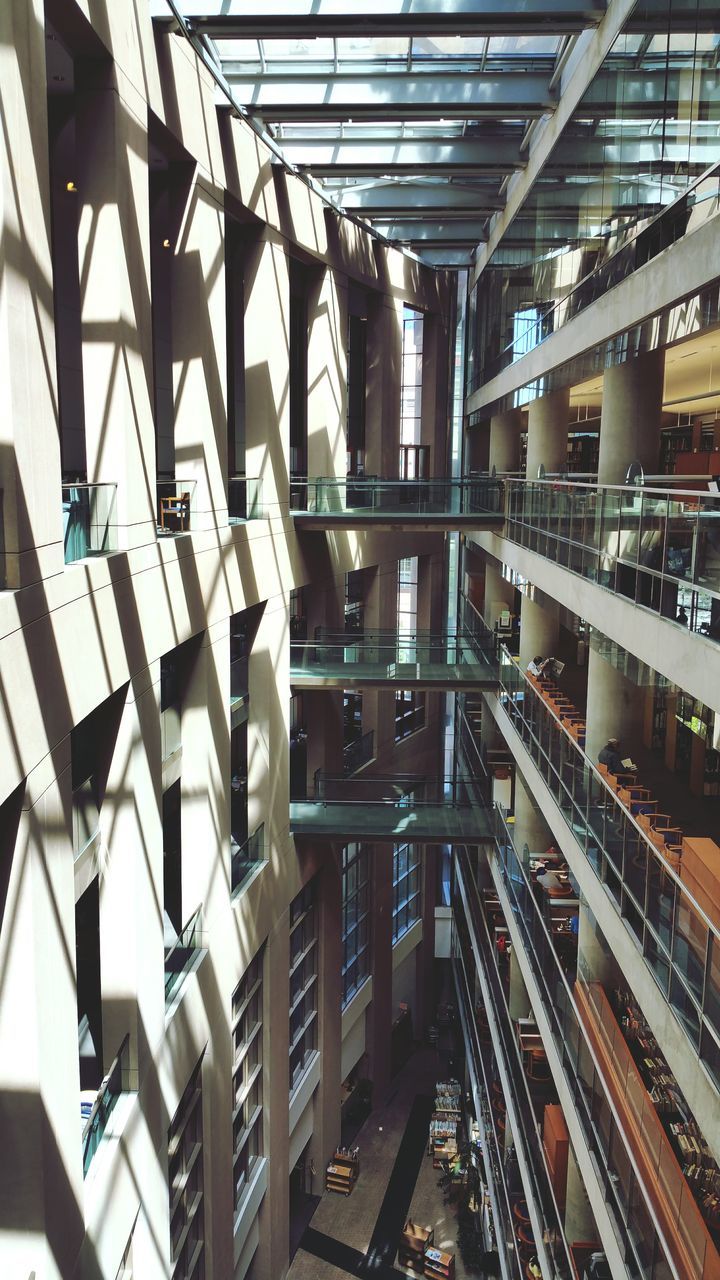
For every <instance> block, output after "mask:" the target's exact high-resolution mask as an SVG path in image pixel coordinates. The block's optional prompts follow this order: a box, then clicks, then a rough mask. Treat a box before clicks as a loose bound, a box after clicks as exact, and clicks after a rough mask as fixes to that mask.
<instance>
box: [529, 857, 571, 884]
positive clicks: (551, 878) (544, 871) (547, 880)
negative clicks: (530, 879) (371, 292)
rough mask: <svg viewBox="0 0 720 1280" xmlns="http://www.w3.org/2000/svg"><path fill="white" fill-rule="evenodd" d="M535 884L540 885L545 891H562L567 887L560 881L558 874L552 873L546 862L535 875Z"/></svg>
mask: <svg viewBox="0 0 720 1280" xmlns="http://www.w3.org/2000/svg"><path fill="white" fill-rule="evenodd" d="M535 883H536V884H539V885H540V886H541V888H543V889H562V888H564V887H565V885H564V881H562V880H561V879H560V877H559V875H558V874H557V872H556V871H551V870H550V868H549V867H548V866H546V865H545V863H544V862H541V863H540V866H539V867H538V869H537V872H536V873H535Z"/></svg>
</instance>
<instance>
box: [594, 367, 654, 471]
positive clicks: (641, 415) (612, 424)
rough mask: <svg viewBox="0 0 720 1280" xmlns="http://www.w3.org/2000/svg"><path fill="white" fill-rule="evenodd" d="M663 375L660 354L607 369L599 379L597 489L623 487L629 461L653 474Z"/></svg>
mask: <svg viewBox="0 0 720 1280" xmlns="http://www.w3.org/2000/svg"><path fill="white" fill-rule="evenodd" d="M664 374H665V352H664V350H658V351H647V352H645V353H644V354H643V355H640V356H636V357H635V359H633V360H626V361H625V363H624V364H616V365H612V366H611V367H610V368H609V369H606V370H605V374H604V377H603V392H602V411H601V414H600V453H599V458H598V481H599V483H600V484H624V482H625V475H626V472H627V469H628V466H629V465H630V463H631V462H634V461H638V462H640V463H641V464H642V466H643V468H644V470H645V471H647V472H649V473H650V474H651V475H652V474H653V473H655V472H657V469H658V457H659V450H660V418H661V413H662V399H663V382H664Z"/></svg>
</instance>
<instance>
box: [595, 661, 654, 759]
mask: <svg viewBox="0 0 720 1280" xmlns="http://www.w3.org/2000/svg"><path fill="white" fill-rule="evenodd" d="M644 713H645V690H644V689H643V688H641V687H640V686H639V685H636V684H633V682H632V680H628V678H627V676H625V675H623V673H622V671H618V670H617V668H616V667H613V666H612V665H611V663H609V662H606V661H605V659H604V658H601V657H600V654H599V653H597V651H596V650H595V649H593V648H592V647H591V648H590V653H589V657H588V685H587V711H586V721H587V736H586V746H585V750H586V752H587V754H588V755H589V757H590V759H591V760H592V762H593V764H597V758H598V753H599V752H600V751H601V750H602V748H603V747H604V746H605V743H606V742H607V740H608V738H619V740H620V747H621V751H622V754H623V756H624V757H625V756H632V754H633V750H634V749H641V748H642V745H643V740H642V739H643V717H644Z"/></svg>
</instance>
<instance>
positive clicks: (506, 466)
mask: <svg viewBox="0 0 720 1280" xmlns="http://www.w3.org/2000/svg"><path fill="white" fill-rule="evenodd" d="M536 403H537V402H536ZM522 425H523V415H522V410H521V409H507V410H506V411H505V413H495V414H493V416H492V418H491V419H490V455H489V458H488V466H489V469H490V471H492V469H493V467H494V468H495V470H496V471H497V472H498V473H499V472H501V471H519V470H520V433H521V431H522Z"/></svg>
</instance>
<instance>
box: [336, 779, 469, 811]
mask: <svg viewBox="0 0 720 1280" xmlns="http://www.w3.org/2000/svg"><path fill="white" fill-rule="evenodd" d="M315 800H316V801H318V802H319V803H321V804H373V805H376V804H383V805H387V806H388V807H390V808H395V809H418V808H423V807H426V806H433V807H436V806H438V805H444V806H452V807H453V808H467V809H474V808H478V807H479V808H483V809H484V804H483V800H482V796H481V795H480V791H479V788H478V784H477V782H476V781H475V779H474V778H469V777H468V778H442V777H441V778H437V777H424V776H421V775H419V774H401V773H396V774H394V775H393V776H392V777H390V778H385V777H377V776H373V777H362V778H346V777H343V776H341V775H339V774H329V773H325V771H324V770H322V769H318V770H317V772H316V773H315Z"/></svg>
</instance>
